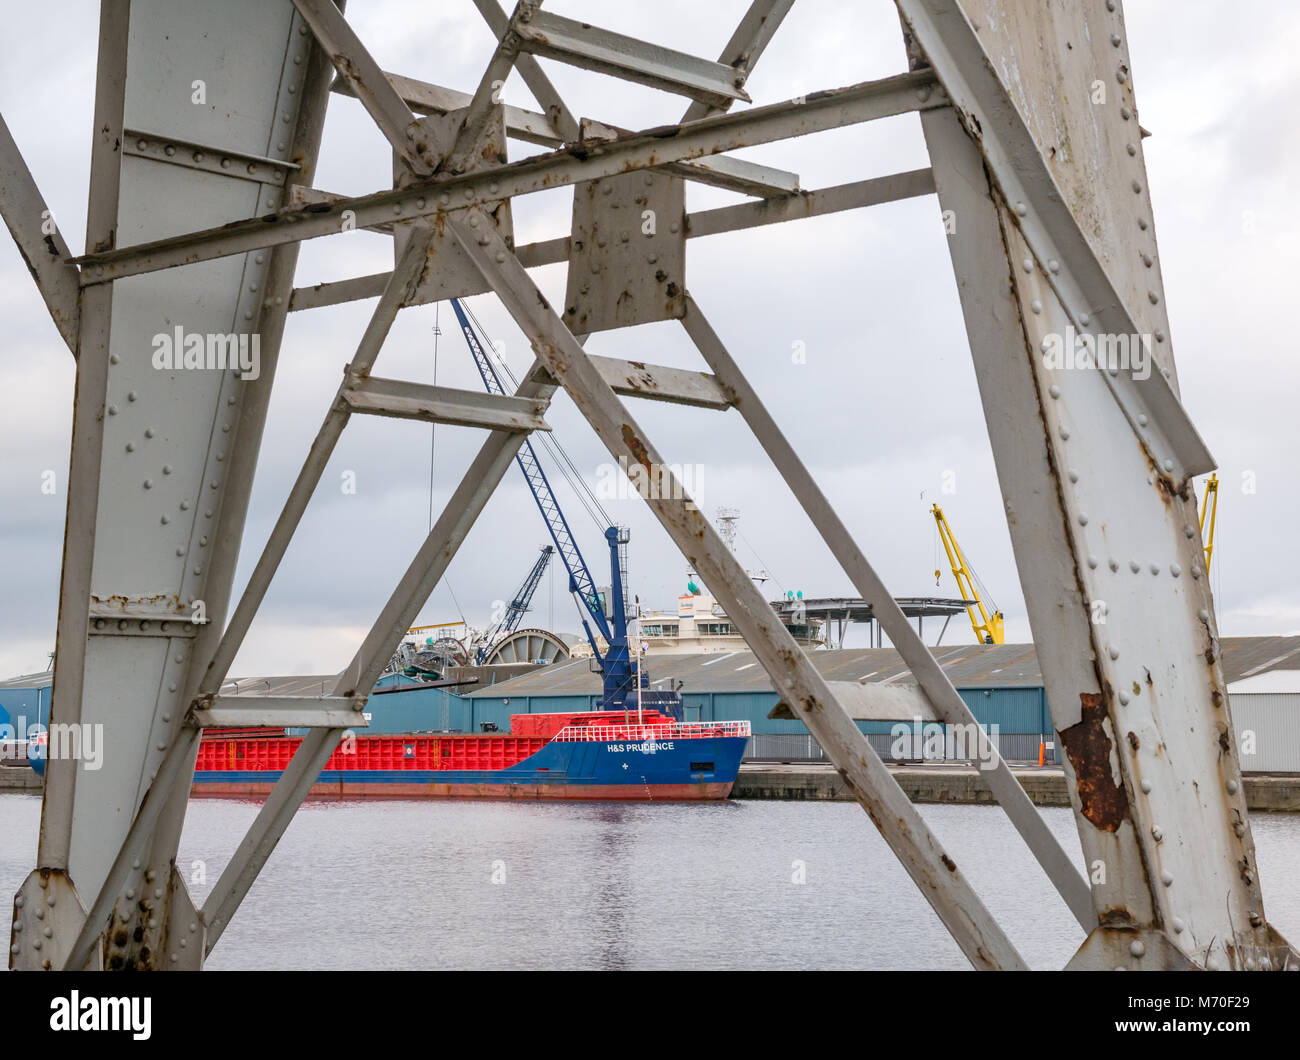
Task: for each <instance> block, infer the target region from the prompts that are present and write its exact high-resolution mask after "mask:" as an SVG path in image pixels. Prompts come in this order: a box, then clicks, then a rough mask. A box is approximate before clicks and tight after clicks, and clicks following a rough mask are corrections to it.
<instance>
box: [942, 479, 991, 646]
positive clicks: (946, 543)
mask: <svg viewBox="0 0 1300 1060" xmlns="http://www.w3.org/2000/svg"><path fill="white" fill-rule="evenodd" d="M930 513H931V514H932V515H933V516H934V521H935V523H936V524H937V525H938V527H939V537H940V539H942V541H943V550H944V551H945V552H947V553H948V563H949V564H950V565H951V566H952V574H953V577H954V578H956V579H957V591H958V592H959V593H961V598H962V599H963V600H973V601H974V604H973V605H971V606H968V607H967V608H966V614H967V616H969V618H970V624H971V628H972V629H973V630H974V631H975V639H976V640H977V641H979V642H980V643H981V644H1001V643H1002V642H1003V640H1004V639H1005V637H1006V634H1005V632H1004V630H1003V625H1004V623H1003V618H1002V612H1001V611H999V610H997V606H996V605H994V604H993V601H992V600H990V601H989V603H990V604H991V605H993V613H992V614H989V612H988V610H987V609H986V608H985V607H984V601H983V599H982V598H981V597H980V593H979V589H978V587H977V586H976V579H975V574H974V572H973V571H972V570H971V569H970V567H969V566H967V564H966V557H965V556H963V555H962V551H961V548H960V547H959V546H958V544H957V539H956V538H955V537H954V536H953V533H952V527H950V526H949V525H948V520H947V518H945V516H944V514H943V509H942V508H940V507H939V506H938V505H937V504H936V505H933V506H932V507H931V508H930ZM934 576H935V579H936V580H937V579H938V577H939V572H938V571H935V572H934ZM977 610H978V614H977V613H976V612H977Z"/></svg>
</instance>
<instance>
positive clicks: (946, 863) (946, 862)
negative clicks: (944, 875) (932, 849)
mask: <svg viewBox="0 0 1300 1060" xmlns="http://www.w3.org/2000/svg"><path fill="white" fill-rule="evenodd" d="M939 860H940V861H942V862H943V867H944V868H945V869H947V870H948V871H949V872H956V871H957V863H956V862H955V861H953V860H952V858H950V857H949V856H948V855H947V854H940V855H939Z"/></svg>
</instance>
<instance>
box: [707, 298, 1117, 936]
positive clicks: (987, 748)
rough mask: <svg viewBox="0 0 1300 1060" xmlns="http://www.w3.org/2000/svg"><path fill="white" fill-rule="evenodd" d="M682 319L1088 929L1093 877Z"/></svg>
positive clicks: (760, 416) (720, 363)
mask: <svg viewBox="0 0 1300 1060" xmlns="http://www.w3.org/2000/svg"><path fill="white" fill-rule="evenodd" d="M682 325H683V327H685V329H686V331H687V333H688V334H689V335H690V336H691V339H692V340H693V341H694V342H695V345H696V347H697V348H698V349H699V351H700V353H701V354H702V355H703V356H704V359H705V361H706V362H708V365H709V367H710V368H712V369H713V371H714V374H715V375H716V376H717V377H718V379H719V381H720V382H721V383H722V384H723V385H724V386H725V387H727V388H728V389H729V390H731V392H732V393H733V394H735V404H736V408H737V409H738V410H739V412H740V414H741V416H742V417H743V418H744V420H745V423H746V424H747V425H748V426H749V428H750V430H751V431H752V432H753V433H754V437H755V438H757V439H758V441H759V444H760V445H762V446H763V449H764V451H765V452H766V453H767V455H768V456H769V457H770V458H771V460H772V463H773V464H774V465H775V467H776V469H777V470H778V471H779V472H780V473H781V477H782V478H784V479H785V482H786V485H787V486H788V487H789V488H790V491H791V492H792V493H793V494H794V495H795V498H796V499H797V500H798V501H799V503H800V505H801V506H802V507H803V509H804V512H805V513H806V514H807V515H808V518H809V519H810V520H812V523H813V525H814V526H815V527H816V528H817V532H818V533H819V534H821V536H822V540H823V541H825V542H826V544H827V546H828V547H829V548H830V550H831V554H832V555H834V557H835V559H836V561H837V562H838V563H839V565H840V567H841V569H843V571H844V573H845V574H847V575H848V576H849V581H850V582H852V583H853V587H854V588H855V589H857V591H858V593H859V595H860V596H861V598H862V599H864V600H866V601H867V602H868V603H869V604H870V605H871V611H872V614H873V615H874V616H875V618H876V621H877V622H878V623H879V625H880V629H881V630H883V631H884V632H885V634H886V635H887V636H888V637H889V639H890V642H891V643H892V644H893V645H894V647H895V648H896V649H897V650H898V653H899V656H900V657H901V658H902V660H903V662H905V663H906V664H907V667H908V669H909V670H910V671H911V672H912V676H913V677H914V678H916V681H917V684H918V686H919V688H920V691H921V693H922V694H923V695H924V696H925V698H926V699H927V700H928V702H929V703H930V704H931V711H932V712H933V713H934V715H935V716H936V717H937V718H938V719H939V720H941V721H943V722H945V723H946V724H949V725H960V726H963V727H964V728H965V730H966V731H967V732H969V733H970V734H971V735H972V737H973V738H974V741H975V744H976V746H977V747H978V750H979V756H980V758H981V760H982V761H985V762H988V763H989V764H990V766H991V768H990V769H988V770H985V771H984V772H983V776H984V780H985V782H986V783H987V784H988V786H989V789H990V790H991V791H992V792H993V794H994V796H995V797H996V798H997V800H998V802H999V803H1000V804H1001V805H1002V808H1003V809H1004V810H1005V811H1006V814H1007V817H1008V818H1009V819H1010V820H1011V823H1012V824H1013V825H1014V826H1015V828H1016V831H1017V832H1019V833H1020V836H1021V838H1022V839H1024V841H1025V845H1026V846H1028V847H1029V849H1030V851H1031V852H1032V853H1033V855H1034V857H1035V858H1036V859H1037V860H1038V863H1039V864H1040V865H1041V866H1042V867H1043V871H1044V872H1045V873H1046V874H1047V877H1048V879H1049V880H1051V881H1052V885H1053V886H1054V887H1056V889H1057V891H1058V892H1059V893H1060V895H1061V897H1062V899H1063V900H1064V901H1065V904H1066V905H1067V906H1068V907H1069V909H1070V911H1071V913H1073V914H1074V917H1075V919H1076V920H1078V922H1079V923H1080V925H1081V926H1082V927H1083V928H1084V930H1085V931H1087V930H1091V928H1092V927H1093V926H1095V924H1096V923H1097V917H1096V914H1095V912H1094V911H1093V908H1092V902H1091V895H1090V893H1089V890H1088V884H1087V882H1086V881H1085V880H1084V879H1083V877H1082V876H1080V875H1079V870H1078V869H1077V868H1076V867H1075V865H1074V862H1073V861H1072V860H1071V859H1070V857H1069V855H1068V854H1066V852H1065V851H1064V850H1063V849H1062V847H1061V845H1060V843H1059V842H1058V841H1057V839H1056V837H1055V836H1054V835H1053V834H1052V832H1051V830H1050V829H1049V828H1048V827H1047V825H1046V823H1045V822H1044V821H1043V818H1042V816H1041V815H1040V814H1039V812H1038V810H1037V809H1036V808H1035V807H1034V805H1033V803H1032V802H1031V801H1030V799H1029V796H1028V795H1027V794H1026V793H1025V790H1024V788H1022V787H1021V786H1020V782H1019V781H1018V780H1016V778H1015V775H1014V774H1013V773H1012V772H1011V770H1010V768H1009V767H1008V766H1007V764H1006V762H1005V761H1003V759H1002V756H1001V755H1000V754H999V753H998V750H997V748H996V747H995V746H994V745H993V742H992V741H991V740H990V739H989V737H988V734H987V733H985V732H984V730H983V728H982V727H981V726H980V725H979V723H978V722H977V721H976V720H975V715H974V714H972V713H971V710H970V708H969V707H968V706H967V705H966V702H965V700H963V699H962V698H961V695H960V694H959V693H958V692H957V690H956V688H954V687H953V684H952V682H951V681H950V680H949V679H948V675H947V674H946V673H945V672H944V670H943V667H942V666H941V665H940V664H939V662H938V660H936V659H935V657H934V653H933V652H931V651H930V649H929V648H927V647H926V646H925V642H924V641H922V640H921V635H920V634H919V633H918V632H917V631H916V630H915V629H913V628H912V624H911V623H910V622H909V621H908V620H907V617H906V616H905V615H904V614H903V611H902V608H900V607H899V605H898V602H897V601H896V600H895V599H894V596H893V594H892V593H890V592H889V589H888V587H887V586H886V585H885V583H884V581H883V580H882V579H881V577H880V576H879V575H878V574H877V573H876V571H875V568H873V567H872V566H871V564H870V562H868V560H867V558H866V556H865V555H863V553H862V551H861V550H860V549H859V548H858V546H857V542H855V541H854V540H853V536H852V535H851V534H850V533H849V531H848V528H847V527H846V526H845V525H844V523H843V521H842V520H841V519H840V517H839V515H838V514H837V513H836V511H835V509H834V508H833V507H832V506H831V504H830V502H829V501H828V500H827V499H826V495H825V494H824V493H822V491H821V488H820V487H819V486H818V485H817V483H816V481H815V480H814V479H813V477H812V476H811V475H810V474H809V473H808V470H807V469H806V468H805V467H804V465H803V461H801V460H800V459H799V456H798V454H797V453H796V452H795V451H794V447H793V446H791V445H790V443H789V441H787V440H786V438H785V435H784V434H783V433H782V432H781V429H780V428H779V427H778V426H777V424H776V421H775V420H774V419H773V418H772V416H771V413H769V412H768V411H767V408H766V407H765V406H764V404H763V402H762V400H761V399H760V398H759V396H758V393H757V392H756V391H755V390H754V388H753V387H752V386H751V385H750V383H749V381H748V380H747V379H746V378H745V375H744V373H743V372H742V371H741V370H740V367H739V366H738V365H737V364H736V362H735V361H734V360H733V359H732V357H731V354H730V353H729V352H728V351H727V348H726V347H725V346H724V345H723V343H722V340H721V339H719V338H718V336H717V333H716V332H715V331H714V330H713V328H712V327H711V326H710V325H709V323H708V321H707V320H706V319H705V318H704V315H703V313H701V312H700V309H699V306H698V305H696V303H695V300H694V299H693V298H691V297H690V295H689V294H688V295H687V298H686V316H685V317H683V318H682ZM857 695H861V694H857ZM850 716H853V715H850Z"/></svg>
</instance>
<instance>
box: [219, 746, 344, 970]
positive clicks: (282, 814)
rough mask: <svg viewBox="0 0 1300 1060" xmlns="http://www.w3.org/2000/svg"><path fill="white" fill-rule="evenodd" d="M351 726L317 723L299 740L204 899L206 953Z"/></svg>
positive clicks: (220, 933) (220, 934)
mask: <svg viewBox="0 0 1300 1060" xmlns="http://www.w3.org/2000/svg"><path fill="white" fill-rule="evenodd" d="M347 731H348V730H347V729H313V730H312V731H311V732H309V733H308V734H307V735H306V736H305V737H303V741H302V743H300V744H299V745H298V750H297V751H295V752H294V755H293V758H291V759H290V760H289V765H288V767H287V768H286V769H285V771H284V772H283V773H281V774H280V779H279V780H277V781H276V782H275V786H274V787H273V788H272V789H271V793H270V794H269V795H268V796H267V797H266V802H264V803H263V804H262V808H261V809H260V810H259V811H258V813H257V817H256V818H255V819H254V821H253V824H252V826H251V827H250V828H249V829H248V832H247V833H246V834H245V835H244V838H243V839H242V840H241V841H240V843H239V846H238V847H237V848H236V849H235V853H234V855H233V856H232V857H231V859H230V861H229V863H228V864H227V865H226V867H225V869H224V871H223V872H222V873H221V876H220V877H218V879H217V882H216V884H215V885H214V886H213V888H212V891H211V893H209V895H208V897H207V900H206V901H205V902H204V903H203V910H202V916H203V923H204V927H205V937H204V945H205V946H206V948H207V953H211V952H212V947H213V946H215V945H216V944H217V941H218V940H219V939H220V938H221V936H222V934H223V933H224V932H225V930H226V928H227V927H228V926H229V924H230V918H231V917H232V916H234V915H235V910H236V909H238V908H239V903H240V902H242V901H243V900H244V896H245V895H246V894H247V893H248V889H249V888H250V887H252V886H253V881H254V880H256V879H257V874H258V873H259V872H261V871H262V866H263V865H265V864H266V860H267V858H269V857H270V856H271V854H272V852H273V851H274V850H275V848H276V845H277V844H278V843H279V842H280V839H281V837H282V836H283V835H284V830H285V829H286V828H288V827H289V822H290V821H292V820H293V816H294V814H295V813H297V812H298V807H299V806H300V805H301V804H302V800H303V799H305V798H306V797H307V793H308V792H310V791H311V788H312V785H313V784H315V783H316V778H317V777H319V776H320V774H321V770H322V769H324V768H325V763H326V762H328V761H329V758H330V755H332V754H333V753H334V749H335V748H336V747H337V746H338V743H339V740H340V739H342V738H343V735H344V734H345V733H346V732H347Z"/></svg>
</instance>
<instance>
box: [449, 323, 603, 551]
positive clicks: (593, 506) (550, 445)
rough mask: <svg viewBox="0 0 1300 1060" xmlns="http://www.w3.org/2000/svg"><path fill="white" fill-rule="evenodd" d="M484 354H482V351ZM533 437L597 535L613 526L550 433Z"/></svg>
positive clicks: (510, 375)
mask: <svg viewBox="0 0 1300 1060" xmlns="http://www.w3.org/2000/svg"><path fill="white" fill-rule="evenodd" d="M460 305H461V308H462V309H464V310H465V315H466V316H468V317H469V319H470V321H471V322H472V323H473V325H474V327H475V328H476V329H477V330H478V333H479V334H480V335H481V336H482V337H483V341H484V343H485V344H486V346H487V348H489V349H492V350H493V351H494V352H495V350H496V347H495V346H494V345H493V343H492V340H491V338H489V337H488V333H487V329H486V328H485V327H483V325H482V323H481V322H480V321H479V319H478V317H477V316H475V315H474V310H473V309H471V308H470V307H469V305H468V304H467V303H466V302H465V301H464V300H463V299H462V300H461V303H460ZM484 352H485V353H486V350H485V351H484ZM496 360H497V364H498V365H499V366H500V368H501V370H502V371H503V372H504V373H505V375H506V378H507V379H509V380H510V383H511V385H513V386H514V387H515V389H516V390H517V389H518V388H519V379H518V378H517V377H516V376H515V373H514V372H513V371H511V369H510V365H508V364H507V363H506V362H505V359H504V358H502V357H499V356H498V357H497V359H496ZM536 437H538V438H539V439H540V440H541V442H542V445H543V446H544V447H545V448H546V450H547V451H548V452H549V453H550V455H551V459H552V461H554V463H555V466H556V468H557V469H558V470H559V472H560V474H561V476H562V477H563V478H564V480H565V481H566V482H567V483H568V484H569V488H570V489H571V490H573V492H574V494H575V495H576V496H577V498H578V502H579V503H580V504H581V505H582V506H583V508H585V509H586V512H587V515H588V516H589V517H590V518H591V521H592V522H593V523H595V524H596V527H597V529H599V530H600V532H601V533H604V532H605V530H606V529H607V528H608V527H611V526H613V525H614V521H613V520H612V519H611V518H610V517H609V513H608V512H607V511H605V509H604V507H603V506H602V505H601V503H600V500H599V499H598V498H597V497H596V495H595V493H594V492H592V489H591V487H590V486H588V485H587V482H586V480H585V479H584V478H583V477H582V473H581V472H580V471H579V470H578V468H577V465H575V464H574V462H573V460H572V459H570V457H569V454H568V453H567V452H566V451H565V449H564V447H563V446H562V445H561V444H560V443H559V442H558V441H557V440H556V439H555V438H553V437H552V436H551V434H550V432H542V431H539V432H537V433H536Z"/></svg>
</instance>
